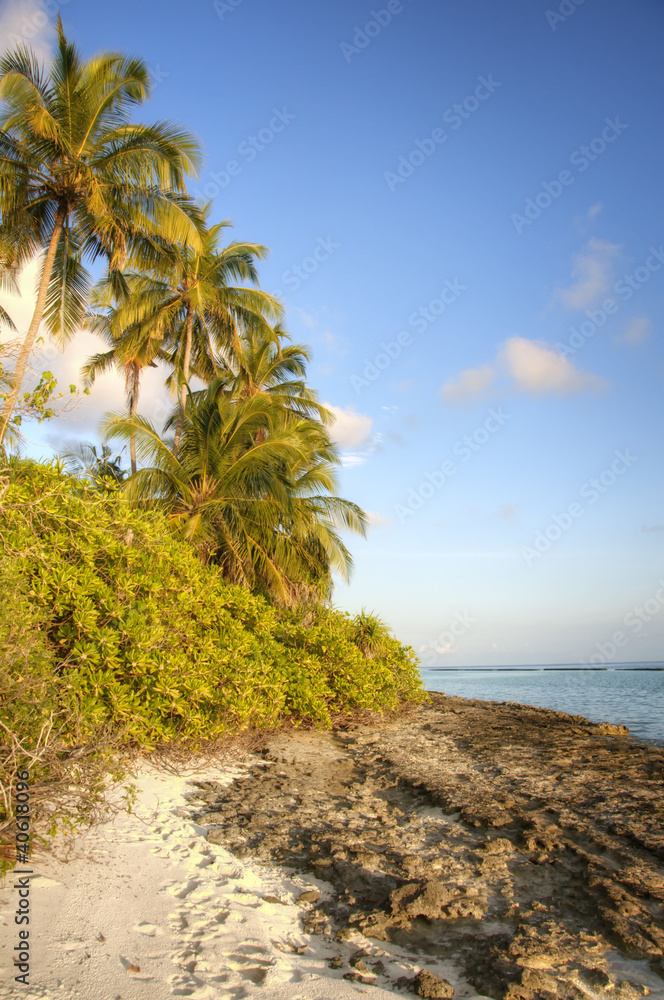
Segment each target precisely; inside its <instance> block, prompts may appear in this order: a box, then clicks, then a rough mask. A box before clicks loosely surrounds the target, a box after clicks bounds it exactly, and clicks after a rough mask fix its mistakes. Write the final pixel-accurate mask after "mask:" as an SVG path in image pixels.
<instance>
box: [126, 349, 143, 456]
mask: <svg viewBox="0 0 664 1000" xmlns="http://www.w3.org/2000/svg"><path fill="white" fill-rule="evenodd" d="M140 377H141V370H140V368H139V367H138V365H137V364H133V365H132V366H131V370H130V373H129V374H128V376H127V382H128V383H129V419H130V420H135V419H136V408H137V406H138V388H139V380H140ZM129 458H130V460H131V474H132V476H133V475H135V474H136V470H137V468H138V465H137V463H136V434H132V435H131V437H130V438H129Z"/></svg>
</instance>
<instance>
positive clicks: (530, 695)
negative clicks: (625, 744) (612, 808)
mask: <svg viewBox="0 0 664 1000" xmlns="http://www.w3.org/2000/svg"><path fill="white" fill-rule="evenodd" d="M627 668H631V669H627ZM635 668H638V669H635ZM420 672H421V674H422V680H423V681H424V686H425V687H426V688H427V690H429V691H444V692H445V694H452V695H459V696H460V697H462V698H481V699H483V700H484V701H518V702H520V703H521V704H523V705H535V706H537V707H538V708H554V709H556V710H557V711H559V712H569V713H570V715H584V716H585V717H586V718H587V719H590V720H592V721H593V722H613V723H616V724H618V725H623V726H629V731H630V734H631V735H632V736H636V737H637V738H639V739H642V740H654V741H655V742H657V743H662V744H664V662H662V663H643V664H639V663H629V664H624V665H621V664H616V665H614V666H612V667H610V668H608V669H602V670H589V669H579V668H578V667H576V668H574V667H573V666H571V665H569V664H568V665H565V664H561V665H560V666H557V667H553V666H547V667H544V666H532V667H482V668H480V667H473V668H468V669H458V670H452V669H449V668H445V669H440V668H436V667H422V669H421V671H420Z"/></svg>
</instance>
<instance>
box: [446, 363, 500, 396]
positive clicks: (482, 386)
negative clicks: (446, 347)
mask: <svg viewBox="0 0 664 1000" xmlns="http://www.w3.org/2000/svg"><path fill="white" fill-rule="evenodd" d="M496 377H497V375H496V372H495V371H494V369H493V367H492V366H491V365H482V367H481V368H466V370H465V371H463V372H461V374H460V375H457V377H456V378H451V379H449V381H447V382H446V383H445V385H444V386H443V388H442V396H443V399H445V400H446V401H447V402H448V403H463V402H466V400H469V399H475V398H479V397H483V396H484V395H485V394H486V393H487V390H488V389H489V388H490V386H491V385H493V383H494V382H495V380H496Z"/></svg>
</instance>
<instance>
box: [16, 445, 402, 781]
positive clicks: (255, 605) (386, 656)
mask: <svg viewBox="0 0 664 1000" xmlns="http://www.w3.org/2000/svg"><path fill="white" fill-rule="evenodd" d="M2 491H3V496H2V500H1V502H0V503H1V506H0V516H1V519H2V553H1V555H2V563H1V565H2V569H1V571H0V573H1V577H2V580H1V582H2V592H3V594H6V595H10V594H11V595H12V600H11V601H3V603H2V605H0V687H1V688H2V691H3V700H2V703H1V704H0V722H1V723H2V725H3V726H4V727H6V730H5V732H8V731H9V732H11V733H13V734H17V736H18V738H19V741H20V744H21V746H22V747H23V748H24V749H25V750H28V751H31V750H33V749H34V748H35V747H37V745H38V743H39V734H40V733H41V732H42V729H43V726H44V724H45V723H47V724H48V726H49V730H50V731H53V732H55V733H57V734H58V739H57V741H56V742H57V745H55V746H54V747H51V748H50V750H49V753H48V754H47V756H46V758H44V761H43V765H42V772H41V776H42V777H43V778H44V780H45V781H48V776H49V767H51V765H52V761H51V756H52V755H53V754H55V757H57V758H59V759H60V760H64V759H66V757H67V754H68V753H72V754H73V755H74V757H75V758H76V755H77V751H78V749H79V748H81V747H85V746H91V745H94V744H95V741H98V740H99V739H100V734H102V733H104V734H105V737H106V738H109V739H111V740H113V739H116V738H118V737H119V738H121V740H122V742H123V743H124V744H133V745H137V746H140V747H144V748H150V747H154V746H155V745H156V744H159V743H163V742H164V741H186V742H188V743H190V744H195V743H196V742H198V743H203V742H206V741H209V740H214V739H216V738H219V737H222V736H224V735H227V734H229V733H230V732H237V731H239V730H242V729H244V728H246V727H249V726H251V727H265V726H273V725H277V724H279V723H281V722H283V721H285V720H291V721H293V722H302V721H305V722H315V723H317V724H320V725H329V724H330V722H331V720H332V718H333V716H334V715H335V714H337V713H341V712H357V711H362V710H365V709H372V710H377V711H389V710H391V709H395V708H397V707H398V705H399V704H400V703H402V702H403V701H408V700H413V699H417V698H418V697H419V696H420V682H419V675H418V672H417V667H416V661H415V658H414V656H413V654H412V651H411V650H410V649H409V648H407V647H405V646H403V645H401V644H400V643H399V642H397V640H396V639H394V638H392V637H391V636H390V635H389V633H388V631H387V630H386V629H385V628H381V627H380V625H379V623H378V622H377V621H376V619H373V618H372V617H370V616H367V615H358V616H357V617H355V618H352V617H350V616H348V615H347V614H344V613H341V612H339V611H334V610H332V609H330V608H328V607H325V606H323V605H320V604H319V605H313V606H307V607H304V608H302V607H300V608H297V609H286V608H278V607H275V606H274V605H273V604H270V603H269V602H268V601H267V600H265V598H263V597H261V596H260V595H257V594H252V593H251V592H250V591H249V590H248V589H247V588H243V587H237V586H232V585H229V584H227V583H226V582H225V581H224V579H223V575H222V572H221V570H220V568H219V567H217V566H215V565H203V564H202V563H201V560H200V559H199V558H198V557H197V555H196V553H195V551H194V550H193V549H192V548H191V546H190V545H189V544H188V543H186V542H185V541H182V540H180V539H178V538H176V537H174V536H173V534H172V533H171V531H170V529H169V526H168V524H167V522H166V518H165V516H164V514H163V513H161V512H159V511H149V512H146V511H141V510H139V509H137V507H136V506H135V505H133V504H131V503H129V502H127V501H126V499H125V498H124V497H123V495H122V494H121V493H119V492H118V491H117V490H116V489H113V488H110V489H103V488H102V489H100V488H99V485H97V484H95V483H93V482H85V481H84V480H82V479H80V478H77V477H74V476H71V475H68V474H66V473H63V472H62V471H61V469H59V468H58V467H57V466H56V465H44V464H40V463H35V462H31V461H28V460H21V459H13V460H11V462H10V465H9V468H8V469H6V470H5V478H4V482H3V487H2ZM10 751H11V752H10ZM15 751H16V746H14V747H12V745H11V741H10V742H9V743H7V744H6V745H5V756H4V759H3V767H2V770H3V771H4V772H5V773H3V775H2V777H3V779H5V780H6V779H8V778H9V777H10V776H9V775H8V774H7V773H6V771H7V769H8V768H9V767H10V765H11V763H12V761H13V760H14V758H15ZM39 774H40V772H39V768H38V769H37V773H36V774H35V780H37V779H38V777H39Z"/></svg>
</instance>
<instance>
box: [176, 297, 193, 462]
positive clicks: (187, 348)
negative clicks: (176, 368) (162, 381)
mask: <svg viewBox="0 0 664 1000" xmlns="http://www.w3.org/2000/svg"><path fill="white" fill-rule="evenodd" d="M185 323H186V326H185V341H184V357H183V359H182V385H181V387H180V413H179V415H178V422H177V427H176V428H175V441H174V442H173V457H174V458H177V455H178V448H179V447H180V438H181V437H182V427H183V424H184V413H185V408H186V405H187V390H188V388H189V365H190V363H191V340H192V333H193V328H194V316H193V312H192V308H191V305H188V306H187V318H186V320H185Z"/></svg>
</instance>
